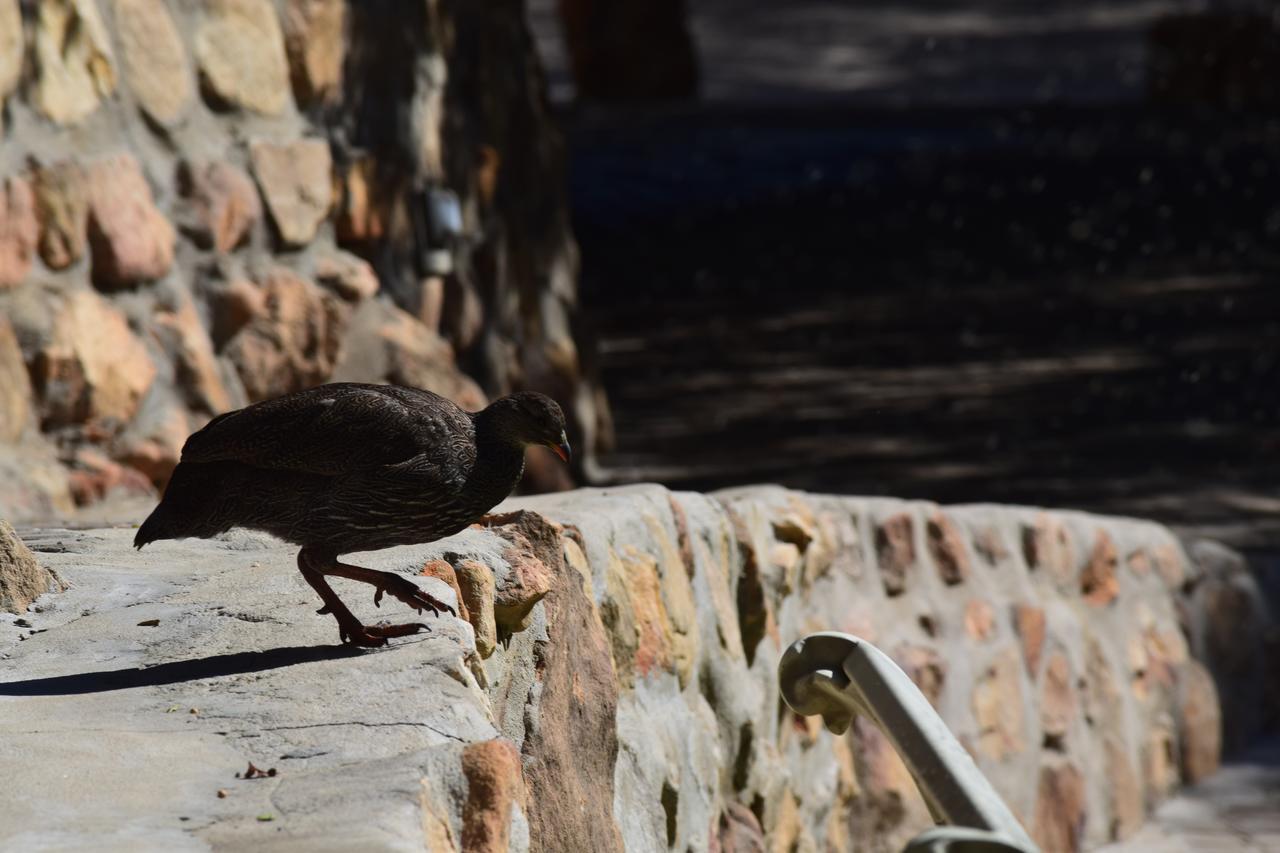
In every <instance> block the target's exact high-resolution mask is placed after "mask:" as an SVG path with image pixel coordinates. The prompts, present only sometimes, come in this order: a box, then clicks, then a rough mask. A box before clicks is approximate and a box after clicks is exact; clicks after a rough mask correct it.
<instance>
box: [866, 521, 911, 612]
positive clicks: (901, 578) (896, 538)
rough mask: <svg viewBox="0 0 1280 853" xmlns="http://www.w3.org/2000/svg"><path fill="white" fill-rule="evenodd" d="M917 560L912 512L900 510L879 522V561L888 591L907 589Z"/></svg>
mask: <svg viewBox="0 0 1280 853" xmlns="http://www.w3.org/2000/svg"><path fill="white" fill-rule="evenodd" d="M915 562H916V544H915V522H914V520H913V519H912V517H911V514H910V513H905V512H902V513H898V514H896V515H893V516H890V517H889V518H885V519H883V520H881V521H880V522H879V523H878V524H877V525H876V564H877V565H878V566H879V567H880V580H881V581H882V582H883V583H884V591H885V592H886V593H887V594H888V595H901V594H902V593H903V592H905V591H906V589H907V584H908V574H909V572H910V571H911V569H912V567H913V566H914V565H915Z"/></svg>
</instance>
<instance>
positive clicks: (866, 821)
mask: <svg viewBox="0 0 1280 853" xmlns="http://www.w3.org/2000/svg"><path fill="white" fill-rule="evenodd" d="M502 509H503V510H509V511H508V512H505V513H504V514H498V515H494V516H491V517H490V518H489V519H487V521H486V523H485V524H484V525H477V526H475V527H473V528H472V529H469V530H467V531H464V532H463V533H462V534H459V535H458V536H455V537H450V538H449V539H447V540H444V541H442V542H437V543H433V544H431V545H427V546H419V547H413V548H397V549H390V550H388V551H383V552H377V553H371V554H361V555H356V556H354V557H352V558H351V559H352V561H354V562H357V563H360V564H364V565H370V566H375V567H378V568H383V569H390V570H397V571H403V572H408V573H412V574H414V575H418V576H419V578H418V579H419V582H420V583H422V584H424V585H425V586H426V587H427V588H429V589H430V591H431V592H432V594H433V595H436V596H437V597H440V598H443V599H445V600H447V601H452V602H454V603H455V604H456V605H457V609H458V617H457V618H454V617H449V616H444V617H440V618H438V619H432V620H430V622H431V631H430V633H429V634H427V635H425V636H422V637H419V638H415V640H414V641H408V640H405V641H398V642H394V643H393V644H392V646H391V647H389V648H387V649H383V650H378V651H375V652H371V653H365V654H362V653H360V652H358V651H354V650H347V649H343V648H341V647H334V646H326V643H333V642H335V633H336V632H335V628H334V626H333V622H332V620H331V618H329V617H325V616H320V617H317V616H315V615H314V613H313V612H312V611H314V609H315V606H316V602H315V599H314V595H313V594H312V593H311V591H310V589H309V588H308V587H307V586H306V585H305V583H304V582H303V581H302V579H301V578H300V577H299V576H298V574H297V571H296V569H295V568H294V565H293V559H294V549H292V548H289V547H287V546H282V545H281V544H280V543H277V542H274V541H273V540H270V539H269V538H267V537H257V536H252V535H249V536H246V535H244V534H233V535H230V536H227V537H223V538H222V539H220V540H216V541H212V542H203V541H185V542H178V543H160V544H158V545H156V546H155V547H154V548H148V549H147V550H146V551H143V552H142V553H141V554H136V553H135V552H133V551H132V549H131V548H130V547H129V538H130V536H131V531H128V530H110V531H90V532H85V533H76V532H70V531H62V532H58V531H32V532H31V533H30V534H29V537H30V543H29V544H30V545H31V547H32V549H33V550H34V551H35V552H36V553H37V554H38V555H39V557H40V559H41V560H42V561H43V562H45V563H46V564H47V565H48V566H49V567H50V568H52V569H54V570H56V571H57V573H58V575H59V577H61V578H64V579H65V580H66V581H67V582H69V584H70V590H69V591H68V592H65V593H63V594H61V595H51V596H45V597H43V598H41V599H40V600H39V601H38V602H37V604H36V605H35V609H36V610H37V611H38V612H37V613H34V614H30V615H29V617H28V618H29V619H30V620H31V621H30V622H27V621H26V620H23V623H22V624H25V625H26V627H27V628H30V629H31V635H30V636H25V635H24V636H23V639H25V640H28V642H23V643H14V644H13V645H12V646H11V647H10V649H9V651H7V652H5V653H4V657H6V658H8V660H7V661H6V672H7V673H9V674H8V675H6V676H5V677H4V679H3V681H0V695H5V696H9V697H17V698H10V699H8V700H7V701H6V702H5V703H3V704H0V735H3V736H2V737H0V760H5V759H6V755H7V753H6V750H12V749H17V750H19V751H20V754H22V755H24V756H27V757H28V759H30V758H31V757H35V758H36V759H38V760H36V761H29V766H30V767H31V771H30V775H29V777H28V779H27V783H26V784H27V785H28V787H29V789H30V790H32V791H38V792H40V793H39V794H38V796H37V800H34V801H33V802H35V801H38V802H41V803H44V802H79V800H77V799H76V798H75V797H74V796H71V795H70V794H69V793H67V792H66V791H64V790H63V789H64V787H65V786H66V784H67V782H66V781H65V780H66V779H67V778H68V775H67V773H66V766H67V762H72V763H76V764H77V766H78V767H79V768H80V771H81V772H82V773H83V774H84V775H85V776H86V778H93V779H95V780H98V782H97V784H98V789H97V790H98V796H97V797H96V798H95V802H97V803H99V805H100V806H101V807H103V808H110V809H111V813H112V814H113V816H114V818H113V819H114V820H115V821H116V824H115V827H116V830H117V831H118V832H119V833H122V835H121V836H120V837H138V836H137V835H136V833H137V832H159V831H161V829H162V830H163V831H164V832H168V833H184V832H185V833H187V834H189V835H190V834H194V835H196V836H198V837H199V838H201V839H202V840H203V841H204V842H207V843H214V844H222V845H225V846H236V847H246V846H252V847H255V849H256V848H257V847H259V846H262V845H266V846H270V845H271V844H286V845H288V844H293V845H301V846H306V845H308V844H312V845H314V844H321V842H323V845H322V846H324V845H327V846H325V849H339V848H341V849H393V848H394V849H400V847H414V848H415V849H417V848H419V847H425V848H426V849H430V850H453V849H458V848H459V847H461V848H462V849H467V850H493V851H505V850H508V849H510V850H537V851H558V850H593V851H608V850H622V849H626V850H629V851H666V850H680V851H686V850H693V851H720V853H727V851H733V850H737V851H743V850H771V851H817V850H830V851H846V850H847V851H852V850H860V851H895V850H897V849H899V848H900V846H901V844H902V843H903V842H904V841H905V840H906V839H908V838H909V837H911V836H912V835H914V834H915V833H917V832H919V831H920V830H922V829H924V828H926V827H927V826H928V825H929V823H930V821H929V817H928V813H927V811H926V809H925V806H924V804H923V802H922V800H921V799H920V796H919V794H918V793H917V792H916V790H915V787H914V783H913V782H912V780H911V778H910V776H909V774H908V772H907V771H906V768H905V767H904V766H903V764H902V763H901V761H900V760H899V759H898V757H897V755H896V753H895V752H894V751H893V749H892V748H891V747H890V746H889V744H888V742H887V741H886V739H885V738H884V736H883V735H882V734H881V733H880V732H879V731H878V730H876V729H875V728H873V727H871V726H869V725H866V724H865V721H863V722H859V723H857V724H855V726H854V728H853V729H852V730H851V732H850V733H849V734H847V735H845V736H843V737H835V736H832V735H831V734H829V733H827V732H826V731H825V730H824V729H823V728H822V727H821V725H820V723H819V721H818V720H817V719H816V718H807V719H806V718H799V717H797V716H795V715H794V714H792V713H790V712H789V711H788V710H787V709H786V707H785V706H784V705H783V704H782V703H781V700H780V697H779V694H778V690H777V685H776V680H775V679H776V666H777V662H778V659H779V656H780V654H781V651H782V649H783V648H784V647H785V646H786V645H787V644H789V643H790V642H792V641H793V640H795V639H797V638H799V637H802V636H803V635H805V634H806V633H809V632H812V631H819V630H842V631H847V632H850V633H854V634H857V635H859V636H861V637H864V638H866V639H868V640H871V641H873V642H875V643H876V644H878V645H879V646H880V647H881V648H883V649H885V650H886V651H887V652H888V653H889V654H890V655H892V656H893V657H894V658H895V659H896V660H898V661H899V662H900V664H901V665H902V666H903V668H904V669H905V670H906V671H907V673H908V674H909V675H910V676H911V677H912V678H913V679H914V680H915V681H916V683H917V684H918V685H919V686H920V688H921V689H922V691H923V692H924V693H925V695H926V696H927V697H928V698H929V699H930V701H931V702H933V704H934V705H935V707H936V708H937V709H938V710H939V712H940V713H941V715H942V716H943V718H944V719H945V720H946V721H947V722H948V724H949V725H950V726H951V727H952V729H953V730H954V731H955V732H956V734H957V735H958V737H959V738H960V740H961V742H962V743H963V744H964V745H965V746H966V748H967V749H968V750H969V751H970V752H971V753H972V754H973V756H974V757H975V759H976V760H977V762H978V764H979V766H980V767H981V768H982V769H983V770H984V771H985V772H986V773H987V774H988V775H989V776H990V778H991V779H992V781H993V783H994V784H995V786H996V787H997V789H998V790H999V791H1000V792H1001V793H1002V794H1003V795H1004V796H1005V797H1006V798H1007V800H1008V802H1009V804H1010V806H1011V807H1012V809H1013V811H1014V812H1015V814H1017V815H1018V816H1019V817H1020V818H1021V819H1022V820H1023V821H1024V822H1025V823H1026V825H1027V826H1028V828H1029V829H1030V831H1031V833H1032V835H1033V836H1034V837H1035V838H1036V839H1037V840H1038V841H1039V842H1040V843H1041V845H1042V846H1043V848H1044V849H1045V851H1046V853H1054V851H1073V850H1080V849H1085V848H1092V847H1095V846H1098V845H1100V844H1102V843H1104V842H1106V841H1108V840H1110V839H1115V838H1123V837H1125V836H1127V835H1128V834H1130V833H1132V832H1133V831H1134V830H1135V829H1136V828H1137V827H1138V826H1139V825H1140V824H1141V823H1142V822H1143V820H1144V817H1145V816H1146V815H1147V814H1148V813H1149V812H1150V811H1151V810H1152V809H1153V808H1154V807H1155V805H1157V804H1158V803H1159V802H1161V801H1162V800H1163V799H1165V798H1166V797H1167V796H1169V794H1170V792H1171V791H1173V790H1174V789H1175V788H1176V787H1177V786H1178V785H1179V784H1181V783H1184V782H1192V781H1196V780H1198V779H1201V778H1204V777H1205V776H1207V775H1208V774H1210V773H1212V772H1213V771H1214V770H1215V769H1216V767H1217V765H1218V761H1219V756H1220V752H1221V745H1222V742H1223V737H1224V735H1225V737H1226V738H1227V740H1243V739H1245V738H1247V737H1248V736H1249V735H1251V734H1254V733H1256V732H1257V730H1258V728H1260V727H1261V726H1262V725H1264V724H1266V722H1267V720H1268V718H1267V717H1266V714H1272V715H1274V711H1275V708H1276V705H1275V704H1274V702H1275V698H1276V697H1275V694H1274V692H1272V693H1271V694H1268V693H1267V692H1266V690H1267V689H1269V688H1268V687H1267V681H1268V676H1267V673H1266V670H1265V667H1266V666H1270V665H1272V664H1271V661H1272V660H1274V654H1273V653H1272V652H1273V650H1271V651H1269V650H1268V648H1267V643H1268V642H1273V641H1274V636H1275V631H1274V627H1273V624H1272V623H1271V622H1270V621H1269V618H1268V616H1267V614H1266V612H1265V609H1264V608H1262V606H1261V604H1260V599H1259V597H1258V595H1257V589H1256V587H1255V586H1254V585H1252V583H1251V581H1250V579H1249V575H1248V572H1247V571H1244V570H1243V568H1242V567H1241V566H1239V565H1238V564H1236V563H1235V562H1233V558H1232V557H1231V555H1230V554H1229V552H1226V551H1224V550H1223V549H1221V548H1218V547H1216V546H1212V545H1209V544H1207V543H1197V544H1195V545H1193V546H1192V548H1191V549H1190V554H1189V553H1188V551H1187V549H1184V547H1183V546H1182V545H1181V544H1180V543H1179V542H1178V540H1177V539H1176V538H1175V537H1174V536H1173V535H1172V534H1171V533H1170V532H1169V531H1168V530H1167V529H1165V528H1163V527H1161V526H1159V525H1156V524H1153V523H1149V522H1144V521H1137V520H1131V519H1120V518H1108V517H1099V516H1091V515H1086V514H1082V513H1074V512H1051V511H1043V510H1037V509H1029V508H1017V507H1004V506H961V507H939V506H937V505H934V504H929V503H921V502H903V501H897V500H890V499H865V498H838V497H822V496H815V495H806V494H802V493H797V492H790V491H785V490H782V489H778V488H773V487H761V488H750V489H743V490H738V491H733V492H726V493H719V494H716V495H710V496H708V495H700V494H694V493H671V492H668V491H667V490H665V489H663V488H661V487H657V486H638V487H631V488H626V489H619V490H608V491H577V492H568V493H563V494H560V495H548V496H543V497H538V498H528V499H521V500H518V501H512V502H511V503H510V504H508V505H506V506H504V507H503V508H502ZM194 565H199V566H201V571H200V572H198V573H193V572H192V571H191V566H194ZM352 589H353V586H346V587H341V588H340V591H341V592H342V593H343V595H344V597H346V599H347V600H348V601H349V602H350V603H351V604H352V605H353V607H354V608H355V610H356V612H357V614H358V615H360V616H361V617H362V618H366V619H368V618H386V617H387V616H388V615H390V616H391V617H392V618H395V616H396V615H397V614H394V613H392V614H387V612H386V610H387V608H385V607H384V608H383V610H382V611H375V610H373V609H372V604H371V603H370V602H369V601H368V597H367V596H366V595H365V591H364V589H363V588H361V592H360V594H358V595H354V594H351V592H352ZM0 624H2V623H0ZM0 630H8V629H7V628H0ZM1269 637H1270V638H1271V639H1270V640H1269V639H1268V638H1269ZM1202 650H1203V659H1204V660H1205V661H1207V662H1208V664H1209V666H1210V667H1212V670H1213V674H1212V675H1211V673H1210V669H1208V668H1206V665H1205V663H1204V662H1202V661H1201V660H1199V659H1197V658H1198V656H1201V655H1202ZM353 654H354V655H357V656H359V660H353V659H352V655H353ZM104 655H106V657H104ZM1269 656H1270V657H1269ZM104 661H110V663H104ZM104 666H105V667H106V670H105V671H104V670H103V668H104ZM1260 667H1261V668H1260ZM1215 677H1216V680H1217V684H1218V686H1215ZM1270 679H1271V680H1270V685H1271V688H1274V686H1275V683H1276V682H1275V679H1274V673H1272V675H1271V676H1270ZM1219 690H1221V693H1222V695H1223V697H1224V702H1223V704H1222V705H1220V703H1219V699H1218V695H1219ZM104 691H105V692H104ZM112 691H116V692H112ZM119 691H125V692H123V693H122V692H119ZM1268 696H1269V697H1270V698H1268ZM24 697H25V698H24ZM1269 702H1270V703H1271V704H1270V705H1268V703H1269ZM189 707H190V708H192V709H195V710H192V711H191V714H192V715H193V716H190V717H188V718H187V719H186V720H185V724H184V725H176V724H175V721H174V718H173V717H172V716H166V714H168V713H169V712H171V711H173V710H175V709H178V710H184V709H187V708H189ZM1224 708H1225V712H1226V713H1225V715H1224V713H1223V709H1224ZM37 718H40V719H47V720H51V721H55V722H54V723H50V725H55V726H56V730H57V732H58V737H57V738H50V737H49V736H48V733H47V732H45V731H44V724H43V723H42V724H40V725H33V723H32V721H33V720H35V719H37ZM1269 719H1270V722H1272V723H1274V722H1275V717H1274V716H1271V717H1270V718H1269ZM178 722H183V721H178ZM33 729H35V730H34V731H33ZM135 731H136V734H130V733H132V732H135ZM103 732H110V733H113V734H112V737H113V738H117V739H118V738H126V737H127V738H135V739H136V738H143V739H142V740H138V741H137V743H136V746H131V747H130V748H129V750H128V752H129V761H128V762H127V763H125V764H121V762H120V758H119V754H118V753H115V752H111V751H110V750H108V751H106V752H103V751H102V750H101V749H98V748H88V747H87V746H86V747H85V748H81V747H79V746H77V744H79V743H80V742H81V741H82V740H83V741H85V743H86V744H88V743H94V744H96V743H98V742H99V741H100V740H101V738H102V736H103V735H102V733H103ZM55 742H56V743H58V744H61V745H62V748H65V749H67V750H70V753H69V757H59V756H58V755H55V754H52V753H49V750H50V749H52V748H53V747H52V744H53V743H55ZM131 742H132V741H131ZM24 744H25V745H24ZM191 756H199V758H198V760H195V759H192V758H191ZM246 757H247V758H248V759H249V760H251V761H254V762H255V763H258V764H259V766H275V764H277V763H278V764H279V766H280V767H281V773H280V777H279V778H278V779H271V780H265V781H263V782H262V783H261V784H255V785H249V784H245V783H243V782H238V783H233V782H232V780H231V775H232V771H233V770H242V769H243V766H244V765H243V763H242V762H243V761H244V760H245V758H246ZM15 760H16V759H15ZM263 762H272V763H271V764H264V763H263ZM120 774H126V775H127V779H125V778H124V777H122V781H121V783H120V784H119V785H116V784H114V783H112V782H111V780H112V779H114V778H115V777H116V776H118V775H120ZM152 776H156V777H161V778H163V779H164V780H165V784H166V785H167V786H168V790H170V791H172V792H173V793H172V794H171V795H170V796H167V797H166V798H164V802H163V803H162V804H161V805H157V802H158V801H157V800H156V799H155V798H154V797H151V796H143V795H141V794H139V795H138V796H136V797H135V796H133V794H131V793H130V792H131V791H135V790H137V789H138V786H139V785H144V780H147V779H150V778H152ZM215 787H226V788H227V790H226V791H224V794H226V799H222V796H223V795H222V794H220V795H219V798H218V799H215V798H214V797H213V790H214V788H215ZM23 802H25V801H15V802H13V803H9V804H7V805H6V804H0V826H3V825H5V824H6V823H7V824H8V825H10V826H13V827H20V826H21V827H26V826H30V825H33V824H39V823H40V821H38V820H33V819H32V818H31V817H30V816H29V815H28V814H27V812H26V811H24V808H27V807H26V806H24V805H23ZM104 803H105V805H103V804H104ZM263 812H265V813H267V815H268V816H269V817H270V820H271V824H270V825H265V824H263V823H261V822H257V821H255V820H254V815H256V814H261V813H263ZM94 814H95V813H94V812H92V811H86V810H85V809H83V808H82V807H81V806H73V807H70V808H68V809H65V810H63V811H61V812H59V819H58V822H57V826H56V830H57V831H58V832H59V833H62V835H60V836H59V837H60V838H63V839H64V840H65V839H68V838H75V837H78V836H77V833H79V832H82V831H83V832H90V833H94V837H95V838H100V836H99V835H97V834H96V833H100V832H101V831H102V826H103V824H102V821H101V820H100V819H99V818H97V817H94ZM372 814H376V815H378V819H377V820H376V821H371V820H369V819H368V818H369V815H372ZM179 815H181V816H183V817H182V818H181V820H182V821H188V823H186V824H182V825H179V824H178V823H176V821H177V819H178V817H177V816H179ZM259 820H261V819H259ZM156 827H158V828H159V829H156ZM42 831H43V830H42ZM51 831H52V830H51ZM129 833H135V834H134V835H132V836H130V835H129ZM280 833H283V834H280ZM153 837H159V836H153ZM166 837H167V836H166ZM18 840H20V839H16V838H11V837H6V836H5V835H4V834H3V831H0V846H2V845H3V844H4V843H14V844H16V843H17V841H18ZM38 840H39V839H38V838H36V837H35V836H32V837H30V838H26V842H28V843H34V842H35V841H38ZM37 846H38V845H37ZM308 849H313V848H308Z"/></svg>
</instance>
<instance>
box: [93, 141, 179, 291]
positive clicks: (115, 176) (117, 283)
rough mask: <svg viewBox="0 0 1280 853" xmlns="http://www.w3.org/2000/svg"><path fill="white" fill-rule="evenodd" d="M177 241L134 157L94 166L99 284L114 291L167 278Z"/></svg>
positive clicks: (95, 257)
mask: <svg viewBox="0 0 1280 853" xmlns="http://www.w3.org/2000/svg"><path fill="white" fill-rule="evenodd" d="M175 238H176V235H175V233H174V230H173V226H172V225H170V224H169V220H167V219H165V218H164V215H163V214H161V213H160V211H159V210H158V209H156V205H155V201H154V200H153V199H152V197H151V187H150V186H148V185H147V179H146V178H144V177H143V175H142V171H141V169H139V168H138V161H137V160H135V159H134V157H133V155H132V154H118V155H116V156H114V157H107V158H105V159H102V160H97V161H95V162H94V163H92V164H91V165H90V166H89V245H90V248H91V249H92V252H93V282H94V284H96V285H98V286H99V287H101V288H105V289H115V288H120V287H124V286H127V285H130V284H135V283H137V282H142V281H153V280H155V279H158V278H161V277H163V276H164V275H165V274H166V273H167V272H169V268H170V267H171V266H172V265H173V248H174V240H175Z"/></svg>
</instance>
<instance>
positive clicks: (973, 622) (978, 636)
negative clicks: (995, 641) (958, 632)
mask: <svg viewBox="0 0 1280 853" xmlns="http://www.w3.org/2000/svg"><path fill="white" fill-rule="evenodd" d="M964 631H965V634H967V635H968V636H969V639H971V640H976V641H978V642H985V641H987V640H989V639H991V637H992V636H994V635H995V632H996V614H995V611H994V610H992V609H991V605H990V604H988V603H987V602H985V601H983V600H982V599H980V598H975V599H972V600H970V601H969V603H968V604H966V605H965V606H964Z"/></svg>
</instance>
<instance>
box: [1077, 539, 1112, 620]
mask: <svg viewBox="0 0 1280 853" xmlns="http://www.w3.org/2000/svg"><path fill="white" fill-rule="evenodd" d="M1118 565H1119V557H1118V555H1117V553H1116V545H1115V542H1114V541H1113V540H1112V539H1111V536H1110V535H1108V534H1107V532H1106V531H1105V530H1099V531H1098V533H1097V535H1096V536H1095V537H1094V540H1093V550H1092V551H1090V552H1089V561H1088V562H1087V563H1086V564H1085V567H1084V569H1083V570H1082V571H1081V573H1080V594H1081V595H1083V596H1084V600H1085V601H1087V602H1089V603H1090V604H1092V605H1093V606H1094V607H1105V606H1106V605H1108V604H1110V603H1111V602H1113V601H1115V599H1116V596H1117V595H1119V594H1120V580H1119V577H1118V576H1117V573H1116V569H1117V567H1118Z"/></svg>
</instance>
